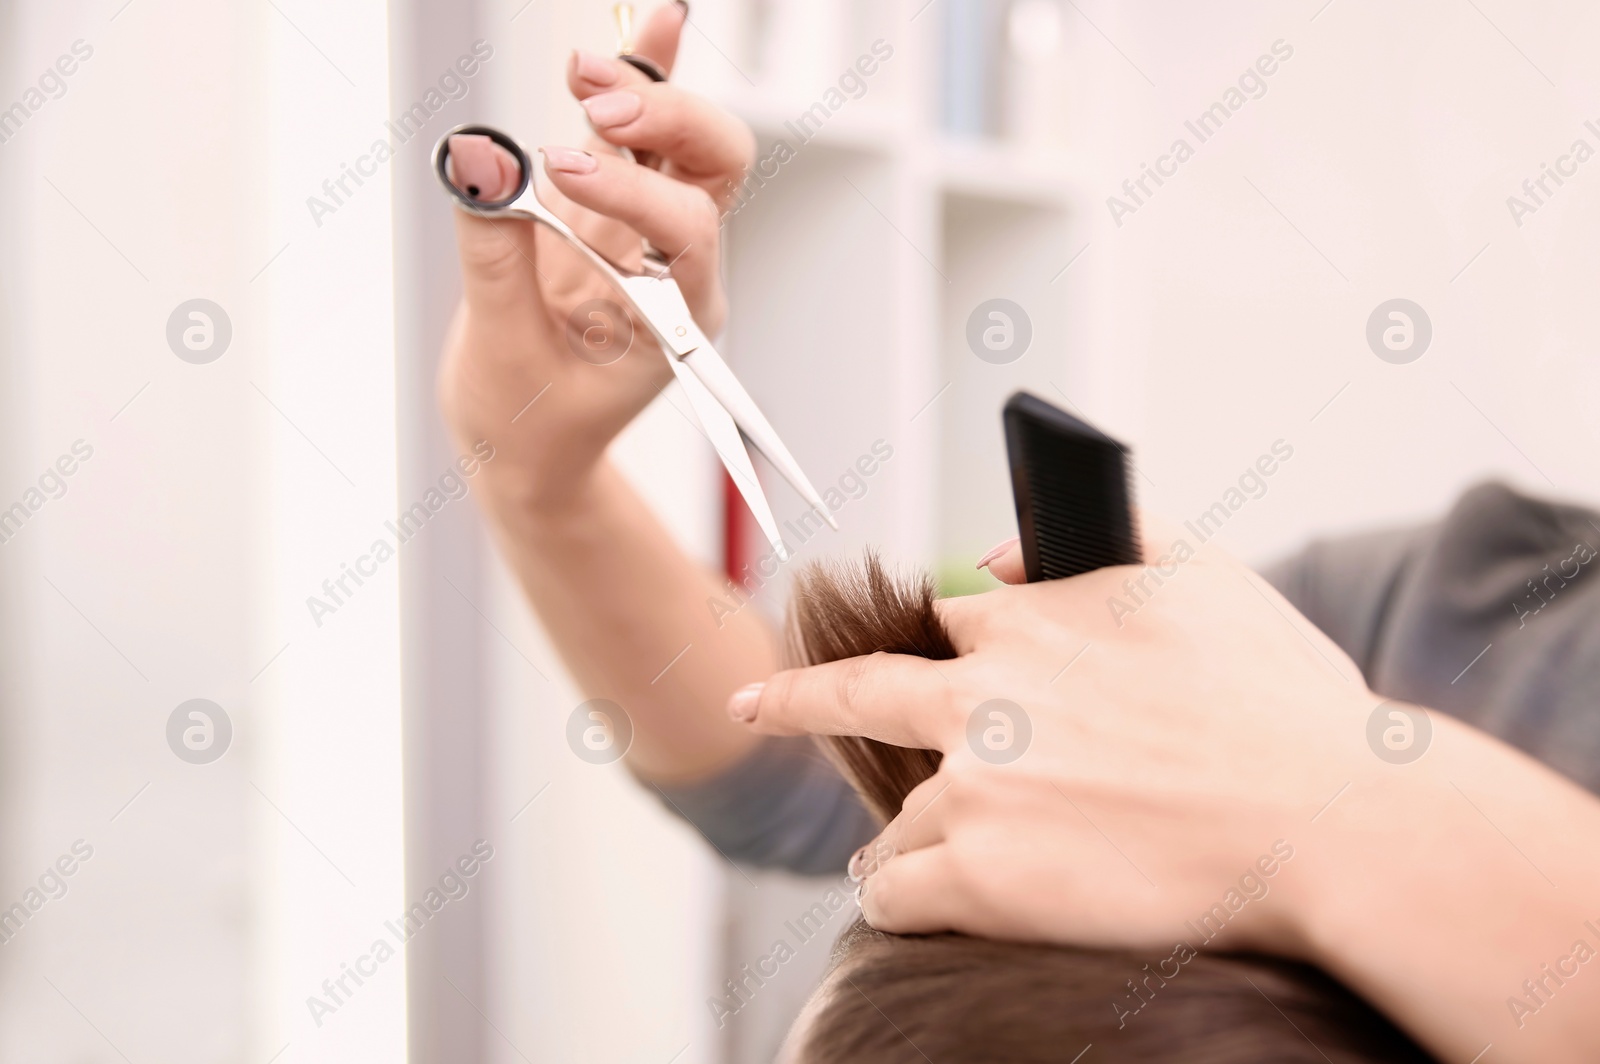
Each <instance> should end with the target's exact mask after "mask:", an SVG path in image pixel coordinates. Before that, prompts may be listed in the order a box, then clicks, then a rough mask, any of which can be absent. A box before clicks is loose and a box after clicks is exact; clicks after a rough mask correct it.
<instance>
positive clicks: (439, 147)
mask: <svg viewBox="0 0 1600 1064" xmlns="http://www.w3.org/2000/svg"><path fill="white" fill-rule="evenodd" d="M462 134H470V135H475V136H480V137H488V138H489V139H490V140H492V141H494V142H495V143H496V144H498V145H500V147H502V148H504V149H505V150H506V151H508V152H510V153H511V157H512V158H513V159H515V160H516V162H517V169H518V171H519V172H520V174H521V177H520V179H519V180H518V181H517V187H516V189H515V190H514V191H513V192H512V193H511V195H509V196H506V197H505V198H503V199H498V200H480V199H474V198H473V197H472V196H470V195H468V194H467V193H466V192H464V191H462V190H461V189H459V188H457V187H456V186H455V183H454V182H453V181H451V180H450V171H449V162H450V138H451V137H455V136H460V135H462ZM433 170H434V173H435V174H436V175H437V176H438V178H439V183H440V184H441V185H443V186H444V188H445V191H446V192H448V193H450V195H452V196H454V197H455V199H456V201H457V202H458V203H460V204H461V205H462V206H463V207H466V208H468V209H469V210H472V211H474V212H477V213H483V212H485V211H494V210H498V209H500V208H502V207H509V206H510V205H511V204H513V203H515V202H516V201H517V200H519V199H521V198H522V194H523V193H524V192H526V191H528V183H529V182H530V181H532V180H533V163H532V162H531V161H530V160H529V159H528V153H527V152H525V151H523V150H522V145H520V144H518V143H517V142H516V141H515V140H513V139H511V137H510V135H509V134H506V133H502V132H500V130H498V129H495V128H494V127H493V126H472V125H467V126H457V127H456V128H454V129H452V130H450V131H449V132H448V133H446V134H445V135H444V136H442V137H440V138H439V143H437V144H435V145H434V146H433Z"/></svg>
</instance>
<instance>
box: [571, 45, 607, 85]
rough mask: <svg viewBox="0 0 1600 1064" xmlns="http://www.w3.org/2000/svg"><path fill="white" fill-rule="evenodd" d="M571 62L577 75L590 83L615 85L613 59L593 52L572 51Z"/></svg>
mask: <svg viewBox="0 0 1600 1064" xmlns="http://www.w3.org/2000/svg"><path fill="white" fill-rule="evenodd" d="M572 59H573V63H574V65H575V69H576V71H577V74H578V77H580V78H582V79H583V80H584V81H587V82H588V83H589V84H591V85H615V84H616V83H617V64H616V62H615V61H614V60H611V59H607V58H606V57H605V56H603V55H595V54H594V53H593V52H584V51H577V50H575V51H573V53H572Z"/></svg>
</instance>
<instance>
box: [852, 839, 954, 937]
mask: <svg viewBox="0 0 1600 1064" xmlns="http://www.w3.org/2000/svg"><path fill="white" fill-rule="evenodd" d="M953 866H954V861H953V858H952V854H951V850H950V847H949V846H948V845H945V844H940V845H938V846H930V847H928V848H927V849H925V850H914V851H912V852H911V853H900V854H896V855H895V856H894V857H893V858H892V859H891V860H889V861H886V862H884V863H883V865H882V866H881V867H879V869H878V870H877V871H876V872H874V873H873V874H872V875H870V876H868V877H867V878H866V879H864V880H862V881H861V887H860V890H859V893H858V897H859V899H860V901H861V915H862V916H864V917H866V920H867V923H869V924H871V925H872V926H873V927H875V928H877V929H878V930H879V931H887V932H889V933H890V934H896V935H931V934H936V933H937V932H940V931H951V930H955V929H956V928H957V924H958V922H959V921H960V920H961V918H962V916H963V913H964V906H965V905H966V899H965V897H964V896H963V895H962V893H961V891H960V878H959V877H958V876H956V875H955V874H954V867H953Z"/></svg>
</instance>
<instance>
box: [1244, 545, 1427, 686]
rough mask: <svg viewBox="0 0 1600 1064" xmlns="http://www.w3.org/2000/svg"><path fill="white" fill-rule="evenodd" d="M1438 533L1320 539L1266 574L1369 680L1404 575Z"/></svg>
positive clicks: (1263, 572)
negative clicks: (1348, 656)
mask: <svg viewBox="0 0 1600 1064" xmlns="http://www.w3.org/2000/svg"><path fill="white" fill-rule="evenodd" d="M1436 534H1437V526H1433V525H1428V526H1421V527H1415V528H1403V529H1388V530H1384V531H1381V532H1368V533H1362V534H1360V535H1354V536H1346V537H1341V538H1338V539H1325V540H1316V541H1313V542H1312V543H1311V544H1309V545H1308V546H1306V547H1304V548H1302V549H1301V550H1300V551H1299V552H1298V553H1296V554H1293V555H1290V556H1289V557H1287V558H1284V559H1282V560H1280V561H1278V562H1276V563H1275V564H1273V565H1270V566H1268V567H1267V568H1266V569H1264V570H1262V573H1261V575H1262V576H1263V577H1265V578H1266V579H1267V582H1268V583H1270V584H1272V586H1273V587H1275V588H1277V589H1278V591H1279V592H1280V593H1281V594H1282V595H1283V597H1284V598H1286V599H1288V600H1289V601H1290V602H1291V603H1292V604H1293V605H1294V607H1295V609H1297V610H1299V611H1300V612H1301V613H1303V614H1305V616H1306V619H1307V620H1309V621H1310V622H1311V623H1312V624H1314V625H1316V626H1317V627H1318V628H1320V629H1322V631H1323V632H1325V633H1327V635H1328V638H1330V639H1332V640H1333V641H1334V642H1335V643H1337V644H1339V647H1340V649H1342V650H1343V651H1344V652H1345V653H1346V654H1349V655H1350V657H1351V659H1352V660H1353V661H1355V663H1356V665H1357V666H1359V667H1360V669H1361V671H1362V673H1363V674H1364V675H1365V676H1366V677H1367V679H1368V682H1369V683H1370V682H1371V679H1372V673H1373V669H1374V667H1375V665H1376V663H1377V658H1378V654H1379V650H1380V648H1381V646H1382V644H1383V641H1384V634H1385V620H1386V618H1387V617H1388V616H1389V614H1390V607H1391V605H1392V604H1393V602H1394V600H1395V597H1396V595H1397V593H1398V591H1399V588H1400V586H1401V583H1402V579H1403V578H1404V576H1405V574H1406V573H1407V572H1408V571H1409V570H1410V568H1411V567H1412V566H1413V564H1414V563H1415V561H1416V559H1417V557H1418V556H1419V555H1420V554H1421V553H1422V552H1423V550H1424V549H1425V548H1426V547H1427V545H1428V542H1429V540H1430V539H1431V538H1432V537H1433V536H1435V535H1436Z"/></svg>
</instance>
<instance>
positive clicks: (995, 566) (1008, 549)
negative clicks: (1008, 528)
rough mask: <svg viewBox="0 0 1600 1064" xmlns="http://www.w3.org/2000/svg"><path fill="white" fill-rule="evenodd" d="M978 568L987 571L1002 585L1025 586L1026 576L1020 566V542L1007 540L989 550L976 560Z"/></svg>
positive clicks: (1018, 540)
mask: <svg viewBox="0 0 1600 1064" xmlns="http://www.w3.org/2000/svg"><path fill="white" fill-rule="evenodd" d="M978 568H979V569H987V570H989V572H990V573H992V574H993V575H994V578H995V579H996V580H998V581H1000V582H1001V583H1002V584H1025V583H1027V582H1028V574H1027V573H1026V572H1024V571H1023V566H1022V540H1020V539H1008V540H1006V541H1005V542H1004V543H998V544H996V545H995V546H993V547H990V548H989V552H988V553H987V554H985V555H984V556H983V557H981V558H979V559H978Z"/></svg>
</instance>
